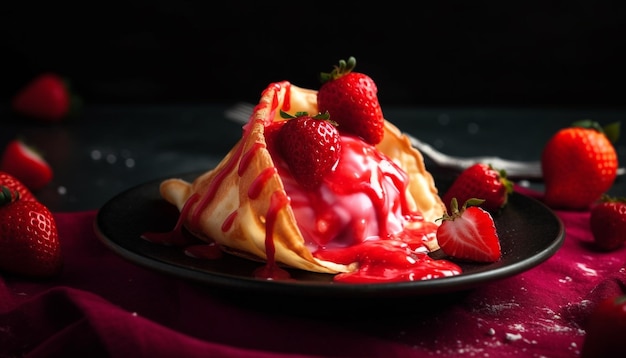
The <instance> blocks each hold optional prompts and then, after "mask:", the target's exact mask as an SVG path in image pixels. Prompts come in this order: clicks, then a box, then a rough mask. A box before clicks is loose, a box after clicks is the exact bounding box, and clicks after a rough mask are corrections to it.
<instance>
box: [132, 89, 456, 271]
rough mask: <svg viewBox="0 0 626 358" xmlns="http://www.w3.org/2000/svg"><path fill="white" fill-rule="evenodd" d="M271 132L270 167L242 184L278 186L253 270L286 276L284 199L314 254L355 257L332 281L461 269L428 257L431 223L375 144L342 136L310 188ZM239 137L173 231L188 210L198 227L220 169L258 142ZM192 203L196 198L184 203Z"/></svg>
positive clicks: (244, 160) (243, 164)
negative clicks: (279, 234) (279, 231)
mask: <svg viewBox="0 0 626 358" xmlns="http://www.w3.org/2000/svg"><path fill="white" fill-rule="evenodd" d="M282 85H285V86H287V88H285V96H284V103H285V104H284V105H283V106H282V108H281V109H282V110H283V111H286V112H288V111H289V109H290V108H289V105H288V104H289V103H290V100H289V94H290V92H291V91H290V88H288V86H289V84H288V83H287V84H285V83H276V84H274V86H275V87H274V88H275V89H277V90H280V87H281V86H282ZM278 103H279V102H278V99H277V97H276V96H275V97H274V100H273V102H272V107H271V108H270V116H269V118H266V119H265V120H264V123H263V124H264V126H265V127H266V129H267V128H269V127H270V126H272V125H273V124H274V122H273V118H274V114H275V113H276V111H277V110H278ZM261 105H262V104H259V106H261ZM257 109H259V107H258V106H257ZM257 120H258V119H257ZM251 128H252V126H251V123H248V124H247V125H245V126H244V133H243V135H244V137H245V136H247V135H249V131H250V130H251ZM272 132H274V133H275V132H276V131H270V130H267V131H266V135H267V138H266V141H267V143H268V145H267V149H268V150H269V151H270V154H271V155H272V159H273V161H274V163H275V165H276V166H275V167H271V168H268V169H266V170H264V171H262V172H261V173H260V174H259V176H258V177H257V178H256V179H255V180H254V182H253V183H252V185H251V187H250V188H249V189H248V196H249V197H250V198H251V199H254V198H256V197H258V195H260V193H261V191H262V189H263V187H264V185H265V183H266V182H267V181H268V180H269V179H270V178H271V177H272V176H273V175H274V174H276V173H278V174H279V175H280V177H281V180H282V182H283V184H284V187H285V191H276V192H274V193H272V195H271V198H270V207H269V209H268V212H267V213H266V215H265V216H266V225H265V251H266V257H267V259H266V264H265V265H263V266H262V267H260V268H259V269H258V270H256V271H255V273H254V274H255V276H256V277H258V278H261V279H269V280H285V279H289V274H288V272H287V271H285V270H283V269H281V268H279V267H278V265H277V262H276V260H275V246H274V229H275V228H274V226H275V224H276V218H277V216H278V213H279V212H280V211H281V210H283V209H285V208H286V207H287V206H289V205H290V206H291V208H292V209H293V212H294V215H295V217H296V221H297V223H298V225H299V228H300V231H301V232H302V235H303V237H304V240H305V244H306V245H307V247H308V248H309V250H310V251H311V252H312V253H313V255H314V256H315V257H317V258H318V259H322V260H328V261H332V262H336V263H342V264H346V265H350V264H354V263H356V264H357V265H356V267H358V269H357V270H355V271H354V272H350V273H342V274H337V275H335V278H334V279H335V281H338V282H350V283H370V282H395V281H417V280H425V279H432V278H437V277H445V276H453V275H457V274H460V273H461V269H460V267H459V266H457V265H456V264H454V263H452V262H449V261H446V260H433V259H431V258H430V257H429V256H428V250H427V248H426V246H425V245H424V241H425V240H426V239H427V238H430V237H432V235H434V234H435V232H436V229H437V226H436V225H435V224H434V223H429V222H425V221H424V219H423V217H422V216H421V214H420V213H419V212H414V211H410V210H409V209H408V208H409V205H408V202H407V196H406V195H407V192H406V189H407V185H408V182H407V180H408V176H407V174H406V173H405V172H404V171H403V170H402V169H401V168H400V167H398V166H397V165H396V164H395V163H394V162H393V161H391V160H390V159H388V158H387V157H386V156H385V155H384V154H382V153H380V152H379V151H378V150H376V148H375V147H373V146H371V145H369V144H366V143H365V142H363V141H361V140H359V139H357V138H355V137H351V136H342V148H343V150H342V156H341V158H340V160H339V163H338V165H337V167H336V168H335V170H334V171H333V173H332V174H331V175H329V176H328V177H327V178H326V179H325V181H324V183H323V184H322V185H321V186H320V187H319V188H318V189H316V190H314V191H306V190H304V189H302V188H301V187H300V186H299V185H298V184H297V183H296V182H295V180H294V179H293V178H292V177H291V175H290V174H289V170H288V168H287V166H286V164H285V163H284V161H283V160H282V159H281V158H280V156H279V155H278V153H277V151H276V150H274V149H273V143H272V136H271V135H268V134H269V133H272ZM243 143H245V140H243V141H240V142H239V144H238V147H237V148H236V149H235V152H234V155H232V156H231V157H230V159H229V161H228V162H227V163H226V165H225V167H224V169H223V170H222V171H221V172H220V173H218V174H217V175H216V177H215V178H214V180H213V181H212V182H211V183H210V185H209V187H208V189H207V191H206V193H205V194H204V195H202V197H201V198H194V197H192V198H190V199H189V200H188V201H187V203H186V204H185V206H184V207H183V209H182V210H181V216H180V218H179V222H178V223H177V225H176V228H175V230H178V231H180V229H181V228H182V222H183V221H184V218H185V217H187V216H189V217H190V219H189V220H187V222H186V226H187V228H190V229H191V231H193V230H194V228H197V227H199V223H198V220H199V218H200V214H201V213H202V211H203V210H204V209H205V208H206V206H207V205H208V204H209V203H210V202H211V201H212V200H213V199H214V197H215V194H216V191H217V188H219V186H220V184H221V182H222V181H223V180H224V178H225V175H226V174H227V173H230V172H232V170H234V168H235V167H236V166H237V165H238V167H237V173H238V174H239V175H240V176H241V175H243V173H244V172H245V171H246V169H247V167H248V166H249V164H250V162H251V161H252V158H253V157H254V155H255V154H256V153H257V152H258V151H259V150H261V149H262V148H264V147H265V146H264V145H263V144H262V143H256V144H255V145H253V146H252V147H251V148H250V149H249V150H248V151H245V152H244V148H243ZM192 199H193V200H192ZM195 202H197V205H195V207H193V209H190V208H191V207H192V206H193V204H194V203H195ZM188 212H189V214H187V213H188ZM235 216H236V211H235V212H233V213H232V214H231V215H229V216H228V218H227V219H226V221H225V222H224V223H223V224H222V227H221V229H222V230H224V231H226V230H228V229H229V228H230V227H231V226H232V222H233V221H234V218H235ZM143 236H144V238H146V239H148V240H151V238H152V239H153V241H158V242H161V243H166V241H167V240H165V239H164V236H163V235H145V234H144V235H143ZM176 236H177V235H173V236H172V237H176ZM154 239H156V240H154ZM210 244H211V243H209V245H210ZM214 246H215V245H214ZM215 247H216V246H215ZM194 250H195V251H194V252H193V253H191V254H192V256H197V257H205V258H207V257H213V256H218V255H215V254H214V253H212V251H209V252H208V253H207V254H203V253H202V251H201V250H199V249H198V248H195V249H194Z"/></svg>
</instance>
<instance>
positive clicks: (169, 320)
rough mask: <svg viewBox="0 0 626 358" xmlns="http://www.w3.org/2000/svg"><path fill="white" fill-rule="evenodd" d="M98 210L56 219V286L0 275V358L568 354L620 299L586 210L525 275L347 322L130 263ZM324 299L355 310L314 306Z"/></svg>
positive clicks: (620, 260)
mask: <svg viewBox="0 0 626 358" xmlns="http://www.w3.org/2000/svg"><path fill="white" fill-rule="evenodd" d="M517 190H518V191H522V192H524V193H525V194H527V195H533V194H534V193H532V192H529V191H526V190H524V189H523V188H517ZM96 214H97V212H96V211H88V212H76V213H55V218H56V220H57V225H58V227H59V234H60V239H61V243H62V249H63V254H64V259H65V266H64V270H63V272H62V274H61V275H59V276H58V277H55V278H54V279H51V280H39V281H38V280H27V279H23V278H19V277H15V276H10V275H6V274H4V275H0V357H22V356H28V357H61V356H63V357H68V356H90V357H164V356H168V357H169V356H179V357H207V356H211V357H244V356H245V357H249V356H255V357H314V356H325V357H328V356H342V357H367V356H384V357H395V356H397V357H400V356H401V357H412V356H415V357H420V356H441V357H446V356H463V355H466V356H480V357H487V356H489V357H521V356H528V357H531V356H532V357H577V356H579V354H580V350H581V347H582V344H583V340H584V334H585V330H584V322H585V318H586V317H587V316H588V314H589V312H590V311H591V310H592V309H593V307H594V305H595V304H596V303H597V302H598V301H599V300H601V299H602V298H604V297H607V296H609V295H614V294H617V293H623V292H625V291H626V288H625V287H626V247H623V248H621V249H619V250H617V251H614V252H610V253H602V252H597V251H595V250H593V249H592V248H591V247H590V243H591V240H592V238H591V233H590V230H589V222H588V221H589V212H567V211H558V212H557V215H558V216H559V217H560V218H561V220H562V221H563V223H564V224H565V228H566V239H565V242H564V244H563V246H562V247H561V249H560V250H559V251H558V252H557V253H556V254H555V255H554V256H553V257H551V258H550V259H548V260H547V261H546V262H544V263H542V264H541V265H539V266H537V267H535V268H533V269H531V270H529V271H526V272H524V273H521V274H519V275H516V276H514V277H511V278H507V279H503V280H500V281H498V282H494V283H490V284H486V285H484V286H481V287H478V288H475V289H472V290H469V291H467V292H461V293H452V294H447V295H444V297H436V298H433V299H428V298H420V297H418V298H415V299H403V300H397V301H396V300H395V299H393V298H390V299H386V300H381V301H380V302H379V303H378V304H377V305H375V306H372V307H370V308H369V309H368V310H364V311H363V312H362V313H360V314H351V315H345V316H342V315H341V314H339V313H332V314H328V315H317V314H310V315H307V314H304V313H306V312H307V310H308V307H306V306H304V307H302V306H299V305H298V304H297V302H295V303H294V302H292V303H291V304H289V305H285V308H284V310H280V309H264V308H263V307H264V305H265V304H266V303H263V302H256V299H255V297H254V294H249V295H248V296H249V297H247V298H241V299H231V298H232V296H229V295H221V294H217V293H216V292H215V291H216V289H215V288H211V287H207V286H206V285H200V284H196V283H193V282H188V281H185V280H183V279H179V278H175V277H171V276H167V275H164V274H162V273H159V272H155V271H152V270H149V269H146V268H144V267H141V266H138V265H136V264H134V263H131V262H129V261H126V260H125V259H123V258H121V257H120V256H118V255H117V254H115V253H114V252H112V251H111V250H110V249H108V248H107V247H106V246H104V244H103V243H101V242H100V240H99V239H98V238H97V236H96V234H95V233H94V228H93V225H94V219H95V216H96ZM532 239H533V238H532V237H529V238H528V240H532ZM229 297H231V298H229ZM279 299H280V298H277V300H279ZM286 299H287V298H285V300H286ZM331 303H332V304H333V306H334V307H341V306H345V307H348V306H352V305H354V304H355V303H354V302H350V301H345V300H337V301H336V302H330V303H329V302H324V303H320V305H322V304H325V305H328V304H331ZM401 305H404V306H401ZM274 306H276V307H280V305H279V304H278V305H277V304H276V303H274ZM398 306H400V307H398ZM318 309H319V307H318ZM334 310H335V312H338V311H339V310H338V309H337V308H335V309H334ZM329 311H331V310H329ZM357 312H358V311H357Z"/></svg>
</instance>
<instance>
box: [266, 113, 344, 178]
mask: <svg viewBox="0 0 626 358" xmlns="http://www.w3.org/2000/svg"><path fill="white" fill-rule="evenodd" d="M281 116H283V117H284V118H288V120H287V121H286V123H285V124H284V125H282V127H280V129H279V132H278V133H277V134H276V139H277V145H278V150H279V151H280V154H281V156H282V157H283V159H284V160H285V162H286V163H287V165H288V166H289V171H290V172H291V175H293V177H294V178H295V179H296V181H297V182H298V183H299V184H300V185H301V186H302V187H304V188H305V189H309V190H311V189H315V188H316V187H318V186H319V185H320V183H321V182H322V180H323V179H324V177H325V176H326V175H327V174H328V173H330V172H331V171H332V170H333V167H334V166H335V165H336V163H337V161H338V160H339V156H340V151H341V139H340V137H339V132H338V131H337V127H336V126H335V124H334V123H332V122H330V121H329V120H328V118H329V115H328V113H325V114H318V115H315V116H310V115H308V114H307V113H306V112H298V113H296V115H295V117H294V116H291V115H289V114H287V113H285V112H282V111H281Z"/></svg>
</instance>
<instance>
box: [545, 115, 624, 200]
mask: <svg viewBox="0 0 626 358" xmlns="http://www.w3.org/2000/svg"><path fill="white" fill-rule="evenodd" d="M618 135H619V123H613V124H612V125H610V126H606V127H604V128H602V127H600V125H599V124H598V123H597V122H594V121H590V120H584V121H579V122H575V123H573V124H572V126H571V127H568V128H563V129H561V130H560V131H558V132H557V133H556V134H554V135H553V136H552V138H550V139H549V140H548V142H547V144H546V145H545V147H544V149H543V152H542V155H541V167H542V171H543V180H544V184H545V196H544V200H545V203H546V204H547V205H548V206H550V207H552V208H555V209H572V210H585V209H588V208H589V206H590V205H591V204H592V203H594V202H595V201H597V200H598V199H600V197H601V196H602V194H603V193H605V192H606V191H608V189H609V188H610V187H611V186H612V185H613V182H614V181H615V177H616V175H617V153H616V151H615V147H614V146H613V144H612V141H615V140H616V139H617V137H618ZM609 138H610V139H609Z"/></svg>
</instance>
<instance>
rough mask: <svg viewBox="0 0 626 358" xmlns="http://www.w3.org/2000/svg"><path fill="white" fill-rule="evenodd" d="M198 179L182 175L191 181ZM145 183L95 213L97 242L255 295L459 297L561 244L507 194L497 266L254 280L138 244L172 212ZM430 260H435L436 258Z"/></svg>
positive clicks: (230, 263) (557, 227) (523, 199)
mask: <svg viewBox="0 0 626 358" xmlns="http://www.w3.org/2000/svg"><path fill="white" fill-rule="evenodd" d="M197 175H198V173H192V174H188V175H183V176H181V177H182V178H185V179H192V178H195V177H196V176H197ZM160 182H161V180H155V181H151V182H148V183H145V184H142V185H139V186H136V187H134V188H131V189H129V190H127V191H125V192H122V193H120V194H119V195H117V196H115V197H114V198H112V199H111V200H110V201H108V202H107V203H106V204H105V205H104V206H103V207H102V208H101V209H100V210H99V212H98V214H97V218H96V222H95V227H96V233H97V234H98V237H99V238H100V239H101V240H102V242H103V243H104V244H105V245H107V246H108V247H109V248H111V249H112V250H113V251H114V252H116V253H117V254H119V255H121V256H122V257H124V258H126V259H128V260H130V261H132V262H134V263H137V264H139V265H142V266H145V267H148V268H151V269H154V270H156V271H160V272H163V273H166V274H169V275H173V276H176V277H180V278H183V279H188V280H192V281H197V282H200V283H203V284H209V285H213V286H217V287H220V288H223V289H235V290H245V291H251V292H255V293H263V294H275V295H298V296H307V297H310V296H326V297H338V296H342V297H343V296H354V297H383V296H407V295H412V296H416V295H431V294H438V293H446V292H452V291H460V290H466V289H469V288H473V287H476V286H478V285H481V284H485V283H488V282H493V281H496V280H499V279H503V278H506V277H510V276H513V275H516V274H518V273H521V272H523V271H526V270H528V269H530V268H532V267H535V266H537V265H539V264H540V263H542V262H544V261H545V260H547V259H548V258H549V257H551V256H552V255H553V254H554V253H555V252H556V251H557V250H558V249H559V247H560V246H561V245H562V243H563V240H564V238H565V230H564V228H563V223H562V222H561V220H560V219H559V218H558V217H557V216H556V215H555V214H554V213H553V212H552V211H551V210H550V209H549V208H547V207H546V206H545V205H543V204H542V203H540V202H539V201H537V200H535V199H532V198H529V197H527V196H524V195H521V194H519V193H514V194H513V195H512V196H511V197H510V199H509V203H508V205H507V206H506V207H505V209H504V210H502V212H501V213H499V214H497V215H494V219H495V222H496V227H497V229H498V234H499V237H500V241H501V246H502V259H501V260H500V261H498V262H496V263H491V264H468V263H459V266H461V267H462V269H463V273H462V274H460V275H458V276H453V277H446V278H439V279H432V280H425V281H417V282H400V283H376V284H345V283H336V282H333V280H332V275H328V274H317V273H311V272H304V271H300V270H291V271H289V272H290V274H291V276H292V278H293V279H294V280H290V281H278V280H262V279H256V278H254V277H253V274H252V273H253V271H254V270H255V269H256V268H258V267H259V265H260V263H258V262H253V261H248V260H245V259H242V258H239V257H235V256H231V255H224V256H223V257H222V258H220V259H217V260H201V259H194V258H191V257H189V256H187V255H185V254H184V252H183V249H182V248H180V247H172V246H163V245H158V244H153V243H150V242H148V241H145V240H143V239H141V238H140V235H141V234H142V233H144V232H146V231H168V230H170V229H171V228H173V227H174V225H175V223H176V220H177V218H178V211H177V209H176V208H175V207H174V206H173V205H170V204H169V203H167V202H165V201H164V200H163V199H161V197H160V195H159V184H160ZM435 254H436V253H435Z"/></svg>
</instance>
